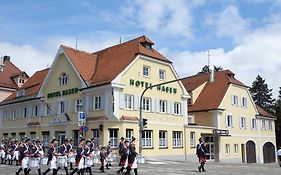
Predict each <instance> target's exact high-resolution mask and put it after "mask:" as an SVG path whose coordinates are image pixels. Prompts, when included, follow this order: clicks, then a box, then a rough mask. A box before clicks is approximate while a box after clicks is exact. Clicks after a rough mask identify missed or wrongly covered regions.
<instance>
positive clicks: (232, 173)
mask: <svg viewBox="0 0 281 175" xmlns="http://www.w3.org/2000/svg"><path fill="white" fill-rule="evenodd" d="M113 166H114V167H112V168H111V169H109V170H105V171H106V172H105V173H100V172H99V169H98V167H93V168H92V169H93V174H104V175H114V174H117V173H116V171H117V170H118V167H117V166H116V164H113ZM197 166H198V164H196V163H190V162H175V161H147V162H146V164H141V165H139V175H184V174H185V175H186V174H206V175H207V174H208V175H280V174H281V167H279V165H278V164H277V163H273V164H221V163H214V162H209V163H207V165H206V170H207V172H206V173H199V172H198V170H197ZM18 168H19V167H16V166H9V165H0V175H12V174H15V172H16V171H17V169H18ZM46 168H47V167H46V166H43V167H42V169H43V170H45V169H46ZM22 174H23V173H22ZM36 174H37V170H36V169H33V170H32V171H31V173H30V175H36ZM49 174H52V173H51V172H50V173H49ZM58 174H59V175H63V174H65V172H64V171H63V170H60V171H59V173H58ZM87 174H88V173H85V175H87ZM132 174H134V173H132Z"/></svg>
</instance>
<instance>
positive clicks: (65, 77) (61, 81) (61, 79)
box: [59, 73, 68, 86]
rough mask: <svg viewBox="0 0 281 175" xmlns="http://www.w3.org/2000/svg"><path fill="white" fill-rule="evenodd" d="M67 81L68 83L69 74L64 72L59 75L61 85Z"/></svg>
mask: <svg viewBox="0 0 281 175" xmlns="http://www.w3.org/2000/svg"><path fill="white" fill-rule="evenodd" d="M67 83H68V75H66V73H62V74H61V76H60V77H59V85H60V86H62V85H64V84H67Z"/></svg>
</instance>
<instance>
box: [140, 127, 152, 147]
mask: <svg viewBox="0 0 281 175" xmlns="http://www.w3.org/2000/svg"><path fill="white" fill-rule="evenodd" d="M142 146H143V147H144V148H152V131H148V130H145V131H143V134H142Z"/></svg>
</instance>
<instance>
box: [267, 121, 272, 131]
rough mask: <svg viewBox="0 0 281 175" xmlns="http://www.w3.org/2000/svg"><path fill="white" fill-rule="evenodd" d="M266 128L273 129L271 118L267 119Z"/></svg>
mask: <svg viewBox="0 0 281 175" xmlns="http://www.w3.org/2000/svg"><path fill="white" fill-rule="evenodd" d="M268 130H269V131H272V130H273V128H272V121H271V120H268Z"/></svg>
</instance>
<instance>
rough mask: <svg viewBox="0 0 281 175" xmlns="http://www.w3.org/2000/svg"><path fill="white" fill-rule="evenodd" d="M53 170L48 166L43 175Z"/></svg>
mask: <svg viewBox="0 0 281 175" xmlns="http://www.w3.org/2000/svg"><path fill="white" fill-rule="evenodd" d="M50 171H51V169H50V168H48V169H47V170H46V171H45V172H44V173H43V174H42V175H46V174H47V173H48V172H50Z"/></svg>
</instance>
